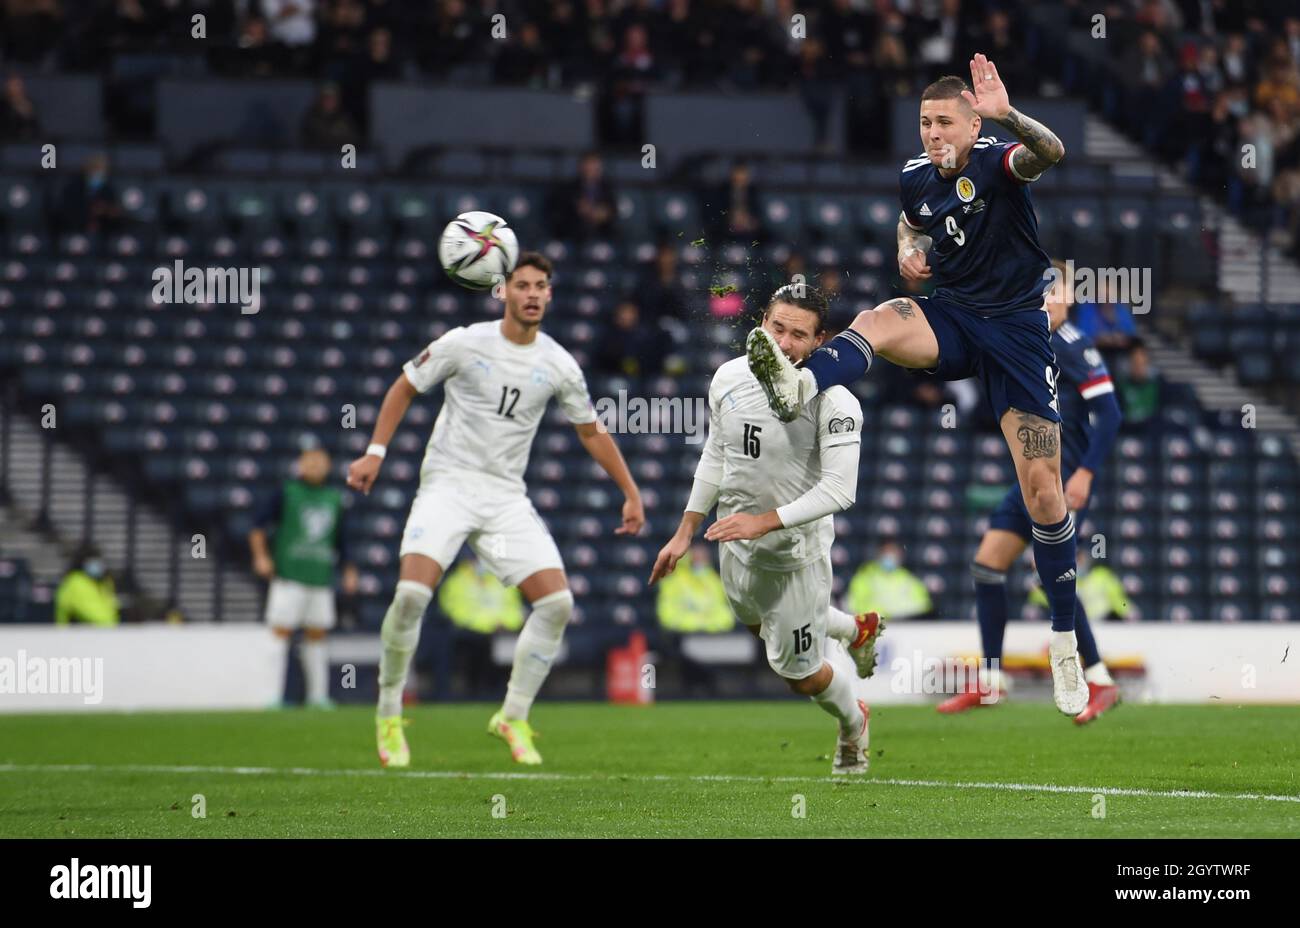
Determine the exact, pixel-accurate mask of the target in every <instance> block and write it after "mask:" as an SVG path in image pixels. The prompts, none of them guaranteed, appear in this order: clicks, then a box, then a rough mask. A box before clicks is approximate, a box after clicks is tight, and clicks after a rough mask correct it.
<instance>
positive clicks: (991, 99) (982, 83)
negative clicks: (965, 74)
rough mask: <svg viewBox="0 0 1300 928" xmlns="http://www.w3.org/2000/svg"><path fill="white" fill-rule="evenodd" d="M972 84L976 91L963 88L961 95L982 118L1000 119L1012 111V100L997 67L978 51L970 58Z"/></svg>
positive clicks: (972, 88)
mask: <svg viewBox="0 0 1300 928" xmlns="http://www.w3.org/2000/svg"><path fill="white" fill-rule="evenodd" d="M970 86H971V90H973V91H974V93H972V92H971V90H963V91H962V92H961V96H962V99H963V100H965V101H966V102H967V103H969V104H970V106H971V109H973V110H974V111H975V115H977V116H979V117H980V118H981V119H992V120H998V119H1001V118H1002V117H1003V116H1005V115H1007V113H1009V112H1010V111H1011V100H1010V99H1008V97H1007V88H1006V85H1005V84H1003V83H1002V78H1001V77H999V76H998V69H997V67H996V66H995V65H994V64H993V62H991V61H989V60H988V59H987V58H985V57H984V56H983V55H981V54H978V53H977V54H976V55H975V57H974V58H972V59H971V60H970Z"/></svg>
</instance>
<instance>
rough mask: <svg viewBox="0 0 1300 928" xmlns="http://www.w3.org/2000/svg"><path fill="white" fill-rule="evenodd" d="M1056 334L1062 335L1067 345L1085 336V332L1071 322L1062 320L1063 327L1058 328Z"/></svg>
mask: <svg viewBox="0 0 1300 928" xmlns="http://www.w3.org/2000/svg"><path fill="white" fill-rule="evenodd" d="M1056 334H1057V335H1059V336H1061V338H1062V339H1063V340H1064V341H1065V343H1066V344H1067V345H1072V344H1074V343H1075V342H1077V341H1078V340H1079V339H1081V338H1083V333H1082V332H1080V331H1079V330H1078V329H1076V328H1075V327H1074V326H1073V325H1072V324H1071V323H1069V322H1062V323H1061V327H1060V328H1059V329H1057V330H1056Z"/></svg>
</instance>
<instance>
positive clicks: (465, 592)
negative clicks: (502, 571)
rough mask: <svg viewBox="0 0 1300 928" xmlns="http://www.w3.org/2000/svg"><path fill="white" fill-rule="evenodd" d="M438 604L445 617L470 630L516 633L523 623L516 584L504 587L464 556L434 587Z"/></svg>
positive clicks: (522, 610) (521, 604) (521, 605)
mask: <svg viewBox="0 0 1300 928" xmlns="http://www.w3.org/2000/svg"><path fill="white" fill-rule="evenodd" d="M438 606H439V607H440V608H441V609H442V611H443V612H444V613H446V615H447V618H449V619H451V620H452V622H454V623H455V624H457V625H459V626H460V627H461V628H467V629H469V630H470V631H472V632H479V633H481V634H484V635H491V634H492V633H493V632H496V631H499V630H504V631H509V632H517V631H519V629H521V628H523V626H524V598H523V596H522V595H521V594H520V592H519V589H518V587H513V586H511V587H508V586H505V585H504V584H502V583H501V581H500V580H498V579H497V578H496V577H494V576H493V575H492V574H490V573H488V572H487V571H486V570H484V569H483V567H482V565H481V564H479V563H478V561H477V560H476V559H475V558H473V557H465V558H463V559H462V560H461V562H460V563H459V564H457V565H456V567H455V568H453V570H452V572H451V573H450V574H448V575H447V578H446V579H445V580H443V581H442V585H441V586H439V587H438Z"/></svg>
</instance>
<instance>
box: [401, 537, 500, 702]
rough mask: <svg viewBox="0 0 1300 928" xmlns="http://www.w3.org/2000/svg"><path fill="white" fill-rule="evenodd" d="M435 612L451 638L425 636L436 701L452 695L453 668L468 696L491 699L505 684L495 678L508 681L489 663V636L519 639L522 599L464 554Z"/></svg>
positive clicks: (442, 590)
mask: <svg viewBox="0 0 1300 928" xmlns="http://www.w3.org/2000/svg"><path fill="white" fill-rule="evenodd" d="M438 608H439V609H441V610H442V613H443V615H445V616H446V617H447V618H448V619H449V620H450V621H451V628H450V632H451V634H450V635H443V636H436V635H430V636H429V642H430V645H431V646H432V647H431V648H429V649H428V650H427V653H428V663H429V664H430V665H431V666H432V668H433V671H434V676H435V680H436V683H435V689H434V698H435V699H445V698H447V696H448V695H450V693H451V686H450V683H451V672H452V668H453V667H460V668H461V669H463V670H464V672H465V695H466V696H467V697H469V698H470V699H477V698H490V696H491V694H495V693H496V692H497V691H499V690H500V689H501V686H502V685H503V684H504V682H505V681H504V680H498V679H497V677H498V676H500V677H505V676H506V672H505V669H504V668H501V669H500V670H498V669H497V668H496V667H495V666H494V665H493V663H492V636H493V635H495V634H497V633H498V632H509V633H510V634H517V633H518V632H519V630H520V629H521V628H523V627H524V597H523V594H521V593H520V592H519V588H518V587H514V586H506V585H505V584H503V583H502V582H501V581H500V580H498V579H497V578H496V577H495V576H494V575H493V574H491V573H489V572H488V571H487V570H486V569H485V568H484V567H483V565H482V564H481V563H480V562H479V560H478V558H476V557H474V555H473V554H471V553H469V552H468V550H467V551H466V554H465V556H464V557H462V558H461V559H460V561H459V563H457V564H456V566H455V567H454V568H452V570H451V572H450V573H449V574H447V577H446V579H445V580H443V581H442V583H441V584H440V585H439V586H438ZM421 637H423V636H421ZM421 650H425V649H423V648H422V649H421ZM421 656H423V655H421ZM421 663H423V662H421Z"/></svg>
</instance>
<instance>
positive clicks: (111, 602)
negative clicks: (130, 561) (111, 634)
mask: <svg viewBox="0 0 1300 928" xmlns="http://www.w3.org/2000/svg"><path fill="white" fill-rule="evenodd" d="M54 621H55V622H56V623H57V624H59V625H67V624H68V623H69V622H85V623H87V624H88V625H103V626H111V625H116V624H117V622H118V604H117V591H116V588H115V587H114V585H113V578H112V577H110V576H109V575H108V574H107V572H106V571H105V570H104V559H103V558H102V557H101V556H100V553H99V549H98V548H96V547H95V546H94V545H83V546H82V547H81V548H80V549H79V550H78V551H77V554H76V556H75V558H74V559H73V564H72V569H71V570H70V571H68V573H67V575H66V576H64V578H63V580H62V582H60V583H59V588H58V589H57V590H56V591H55V593H54Z"/></svg>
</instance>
